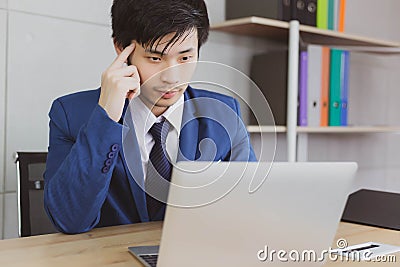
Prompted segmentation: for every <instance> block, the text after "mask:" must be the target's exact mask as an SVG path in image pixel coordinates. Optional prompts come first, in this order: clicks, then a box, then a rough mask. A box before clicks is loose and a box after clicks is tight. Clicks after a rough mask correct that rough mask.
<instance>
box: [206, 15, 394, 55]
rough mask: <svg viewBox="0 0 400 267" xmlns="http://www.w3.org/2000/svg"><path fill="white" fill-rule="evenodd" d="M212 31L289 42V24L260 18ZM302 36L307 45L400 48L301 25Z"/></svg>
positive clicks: (235, 20)
mask: <svg viewBox="0 0 400 267" xmlns="http://www.w3.org/2000/svg"><path fill="white" fill-rule="evenodd" d="M211 30H215V31H223V32H228V33H234V34H239V35H247V36H254V37H263V38H269V39H273V40H276V41H282V42H287V41H288V36H289V34H288V31H289V22H286V21H279V20H273V19H267V18H260V17H247V18H240V19H233V20H228V21H225V22H223V23H220V24H216V25H213V26H212V27H211ZM300 36H301V39H302V40H303V41H304V42H306V43H312V44H319V45H328V46H366V47H383V48H400V43H399V42H391V41H383V40H379V39H373V38H368V37H363V36H357V35H352V34H347V33H341V32H337V31H331V30H323V29H319V28H316V27H312V26H307V25H300ZM399 52H400V51H399Z"/></svg>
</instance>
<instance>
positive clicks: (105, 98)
mask: <svg viewBox="0 0 400 267" xmlns="http://www.w3.org/2000/svg"><path fill="white" fill-rule="evenodd" d="M134 51H135V43H133V44H131V45H130V46H127V47H126V48H125V49H124V50H123V51H122V52H121V54H119V55H118V57H117V58H116V59H115V60H114V62H113V63H112V64H111V65H110V66H109V67H108V69H107V70H106V71H105V72H104V73H103V74H102V76H101V93H100V99H99V105H100V106H101V107H102V108H104V110H105V111H106V112H107V114H108V116H109V117H110V118H111V119H112V120H114V121H116V122H118V121H119V119H120V118H121V115H122V111H123V109H124V104H125V98H129V99H132V98H133V97H135V96H137V95H138V94H139V93H140V77H139V73H138V71H137V68H136V66H133V65H130V66H126V65H125V62H126V61H127V60H128V58H129V56H130V55H131V54H132V53H133V52H134Z"/></svg>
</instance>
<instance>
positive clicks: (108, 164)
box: [104, 159, 112, 167]
mask: <svg viewBox="0 0 400 267" xmlns="http://www.w3.org/2000/svg"><path fill="white" fill-rule="evenodd" d="M111 164H112V159H108V160H106V161H105V162H104V165H106V166H107V167H110V166H111Z"/></svg>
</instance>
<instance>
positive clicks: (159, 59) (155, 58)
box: [149, 57, 161, 62]
mask: <svg viewBox="0 0 400 267" xmlns="http://www.w3.org/2000/svg"><path fill="white" fill-rule="evenodd" d="M149 59H150V60H151V61H157V62H158V61H161V58H159V57H149Z"/></svg>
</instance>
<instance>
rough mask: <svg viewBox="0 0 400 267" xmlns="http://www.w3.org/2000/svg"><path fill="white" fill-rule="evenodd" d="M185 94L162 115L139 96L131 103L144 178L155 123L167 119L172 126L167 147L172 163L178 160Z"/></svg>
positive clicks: (151, 146) (152, 144)
mask: <svg viewBox="0 0 400 267" xmlns="http://www.w3.org/2000/svg"><path fill="white" fill-rule="evenodd" d="M183 104H184V96H183V95H182V96H181V97H180V98H179V100H178V101H177V102H176V103H175V104H173V105H172V106H170V107H169V108H168V109H167V110H166V111H165V112H164V113H163V114H162V115H161V116H159V117H156V116H155V115H154V114H153V113H152V112H151V110H150V109H149V108H148V107H147V106H146V105H145V104H144V103H143V101H142V100H141V99H140V98H139V97H135V98H134V99H132V100H131V103H130V104H129V105H130V106H129V110H130V112H131V114H132V119H133V125H134V126H135V131H136V137H137V140H138V144H139V147H140V155H141V158H142V167H143V174H144V179H146V172H147V164H148V162H149V155H150V151H151V149H152V148H153V146H154V139H153V136H152V135H151V134H150V133H149V130H150V128H151V127H152V126H153V124H154V123H158V122H162V121H163V120H167V121H168V122H169V123H170V125H171V127H170V128H169V132H168V135H167V140H166V149H167V154H168V156H169V158H170V159H171V161H172V163H175V162H176V159H177V156H178V147H179V135H180V131H181V124H182V115H183Z"/></svg>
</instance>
